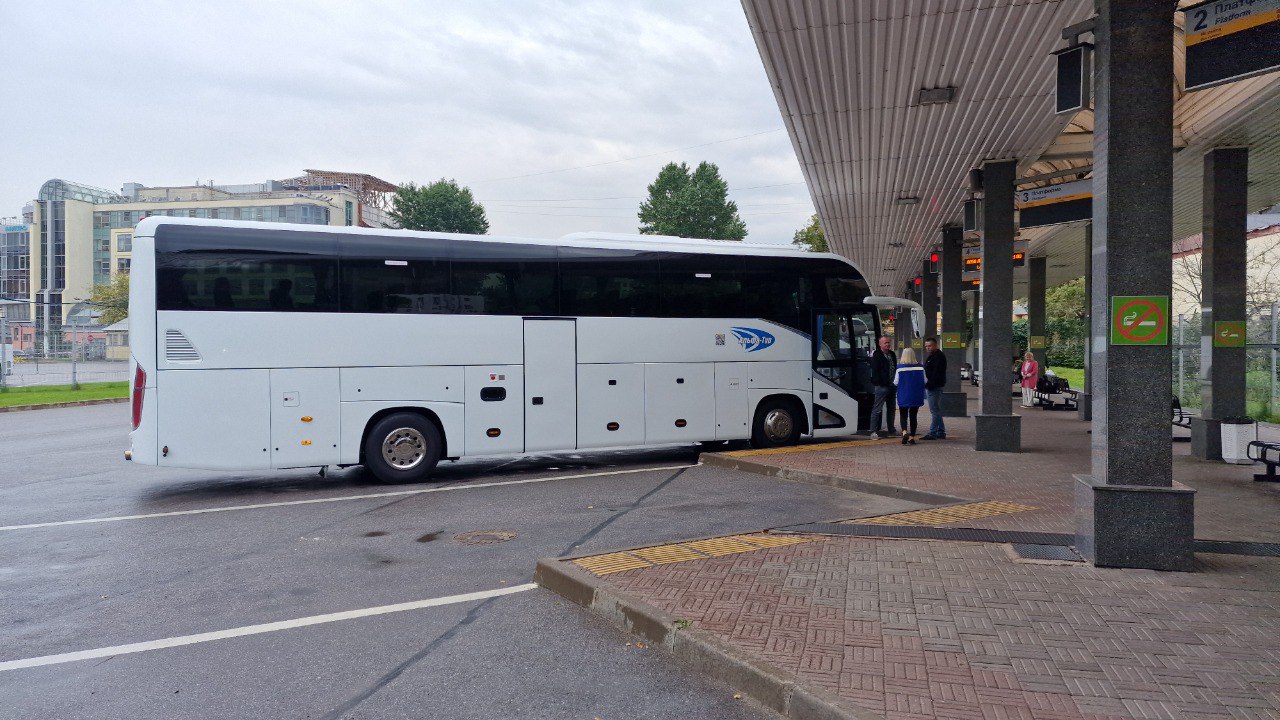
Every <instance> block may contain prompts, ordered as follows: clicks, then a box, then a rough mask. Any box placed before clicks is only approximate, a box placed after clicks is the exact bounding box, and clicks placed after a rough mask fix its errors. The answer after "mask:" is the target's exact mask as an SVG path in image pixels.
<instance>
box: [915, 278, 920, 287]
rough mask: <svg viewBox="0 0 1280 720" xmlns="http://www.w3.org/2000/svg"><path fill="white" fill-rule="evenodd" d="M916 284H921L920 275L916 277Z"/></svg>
mask: <svg viewBox="0 0 1280 720" xmlns="http://www.w3.org/2000/svg"><path fill="white" fill-rule="evenodd" d="M916 284H917V285H919V284H920V278H919V276H917V277H916Z"/></svg>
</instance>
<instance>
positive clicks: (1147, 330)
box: [1111, 295, 1169, 345]
mask: <svg viewBox="0 0 1280 720" xmlns="http://www.w3.org/2000/svg"><path fill="white" fill-rule="evenodd" d="M1111 344H1112V345H1168V344H1169V297H1168V296H1167V295H1115V296H1113V297H1112V298H1111Z"/></svg>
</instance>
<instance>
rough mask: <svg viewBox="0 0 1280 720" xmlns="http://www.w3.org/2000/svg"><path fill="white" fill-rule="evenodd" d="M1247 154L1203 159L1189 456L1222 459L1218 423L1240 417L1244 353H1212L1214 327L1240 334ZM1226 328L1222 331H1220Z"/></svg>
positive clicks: (1212, 154)
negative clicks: (1195, 406) (1196, 378)
mask: <svg viewBox="0 0 1280 720" xmlns="http://www.w3.org/2000/svg"><path fill="white" fill-rule="evenodd" d="M1248 182H1249V150H1248V149H1247V148H1221V149H1217V150H1210V151H1209V152H1207V153H1205V156H1204V210H1203V212H1204V234H1203V243H1202V245H1201V251H1200V252H1201V261H1202V263H1201V265H1202V270H1201V271H1200V289H1201V292H1200V297H1201V301H1200V302H1201V306H1200V313H1201V319H1202V320H1201V323H1200V328H1201V330H1200V333H1201V335H1200V358H1201V360H1200V398H1201V410H1200V417H1198V418H1192V420H1191V454H1192V455H1195V456H1196V457H1198V458H1201V459H1202V460H1221V459H1222V435H1221V432H1222V430H1221V426H1222V419H1223V418H1229V417H1240V416H1242V415H1244V414H1245V397H1244V394H1245V382H1244V379H1245V370H1244V366H1245V348H1244V339H1243V338H1241V341H1240V346H1239V347H1216V346H1215V344H1214V337H1215V335H1216V332H1215V323H1218V322H1224V321H1225V322H1230V321H1235V322H1238V323H1240V327H1241V334H1243V327H1244V322H1245V319H1246V312H1245V286H1246V282H1247V272H1246V269H1247V267H1248V263H1249V252H1248V247H1247V244H1248V239H1247V238H1248V227H1247V226H1246V221H1245V218H1246V216H1247V215H1248V205H1247V188H1248ZM1225 329H1226V328H1224V330H1225Z"/></svg>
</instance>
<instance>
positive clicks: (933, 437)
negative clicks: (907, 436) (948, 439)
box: [920, 435, 942, 440]
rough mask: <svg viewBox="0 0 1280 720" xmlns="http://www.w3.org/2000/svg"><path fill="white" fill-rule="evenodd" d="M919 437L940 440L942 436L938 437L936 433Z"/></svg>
mask: <svg viewBox="0 0 1280 720" xmlns="http://www.w3.org/2000/svg"><path fill="white" fill-rule="evenodd" d="M920 439H921V440H941V439H942V438H940V437H938V436H937V435H921V436H920Z"/></svg>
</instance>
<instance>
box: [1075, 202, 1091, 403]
mask: <svg viewBox="0 0 1280 720" xmlns="http://www.w3.org/2000/svg"><path fill="white" fill-rule="evenodd" d="M1084 316H1085V323H1086V324H1085V327H1092V318H1093V223H1092V222H1089V223H1085V226H1084ZM1091 335H1092V332H1088V333H1086V335H1085V340H1084V387H1083V388H1082V389H1081V391H1080V393H1079V394H1078V395H1076V401H1077V403H1078V406H1077V407H1076V416H1077V417H1079V418H1080V419H1081V420H1092V419H1093V395H1092V393H1093V390H1092V387H1093V384H1092V382H1091V381H1092V379H1093V367H1092V366H1093V351H1092V349H1091V347H1090V346H1091V345H1092V342H1091V337H1090V336H1091Z"/></svg>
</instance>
